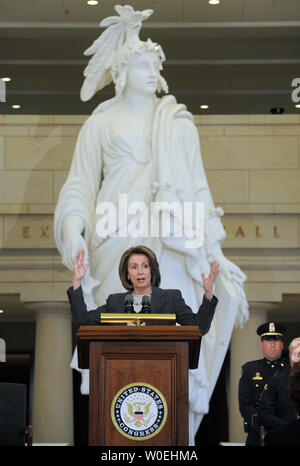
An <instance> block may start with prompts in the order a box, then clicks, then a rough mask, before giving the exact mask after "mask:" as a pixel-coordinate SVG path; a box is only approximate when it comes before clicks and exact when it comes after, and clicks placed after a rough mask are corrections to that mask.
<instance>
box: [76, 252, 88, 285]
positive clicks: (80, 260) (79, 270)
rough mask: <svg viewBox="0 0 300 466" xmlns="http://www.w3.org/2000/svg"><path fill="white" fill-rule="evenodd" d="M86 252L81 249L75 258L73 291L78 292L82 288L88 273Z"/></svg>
mask: <svg viewBox="0 0 300 466" xmlns="http://www.w3.org/2000/svg"><path fill="white" fill-rule="evenodd" d="M84 259H85V252H84V249H79V250H78V251H77V252H76V254H75V257H74V276H73V289H74V290H76V289H77V288H79V287H80V282H81V280H82V279H83V277H84V275H85V272H86V271H87V268H88V266H89V265H88V264H85V263H84Z"/></svg>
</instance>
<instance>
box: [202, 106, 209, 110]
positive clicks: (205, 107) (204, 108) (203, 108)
mask: <svg viewBox="0 0 300 466" xmlns="http://www.w3.org/2000/svg"><path fill="white" fill-rule="evenodd" d="M200 108H202V110H206V109H207V108H209V105H200Z"/></svg>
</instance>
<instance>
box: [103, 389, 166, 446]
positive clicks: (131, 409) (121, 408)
mask: <svg viewBox="0 0 300 466" xmlns="http://www.w3.org/2000/svg"><path fill="white" fill-rule="evenodd" d="M167 416H168V408H167V403H166V400H165V398H164V396H163V394H162V393H161V392H160V391H159V390H158V389H157V388H155V387H153V386H152V385H149V384H147V383H142V382H136V383H132V384H129V385H126V386H125V387H123V388H121V390H119V391H118V393H117V394H116V395H115V397H114V399H113V401H112V404H111V419H112V422H113V424H114V426H115V428H116V429H117V431H118V432H119V433H120V434H121V435H123V436H124V437H127V438H129V439H132V440H147V439H149V438H151V437H154V436H155V435H157V434H158V433H159V432H160V431H161V429H162V428H163V427H164V425H165V423H166V420H167Z"/></svg>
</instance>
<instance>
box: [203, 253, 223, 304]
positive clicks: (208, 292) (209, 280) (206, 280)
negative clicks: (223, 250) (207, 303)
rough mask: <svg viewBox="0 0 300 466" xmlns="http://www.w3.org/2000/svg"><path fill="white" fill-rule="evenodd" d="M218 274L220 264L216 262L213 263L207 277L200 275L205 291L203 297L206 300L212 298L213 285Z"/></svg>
mask: <svg viewBox="0 0 300 466" xmlns="http://www.w3.org/2000/svg"><path fill="white" fill-rule="evenodd" d="M219 272H220V264H219V263H218V262H217V261H215V262H214V263H213V264H212V266H211V269H210V272H209V275H208V277H206V276H205V274H204V273H202V274H201V277H202V281H203V287H204V291H205V297H206V298H207V299H211V298H212V294H213V293H212V290H213V284H214V282H215V279H216V276H217V275H218V273H219Z"/></svg>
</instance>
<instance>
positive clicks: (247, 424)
mask: <svg viewBox="0 0 300 466" xmlns="http://www.w3.org/2000/svg"><path fill="white" fill-rule="evenodd" d="M285 331H286V329H285V327H284V326H283V325H281V324H280V323H276V322H267V323H265V324H262V325H260V326H259V327H258V328H257V334H258V335H259V336H260V337H261V340H282V339H283V335H284V333H285ZM287 368H289V360H288V359H286V358H285V357H283V356H282V355H281V357H280V358H279V359H276V360H274V361H270V360H268V359H267V358H262V359H258V360H256V361H250V362H247V363H246V364H244V365H243V366H242V374H241V378H240V381H239V389H238V396H239V409H240V413H241V415H242V417H243V418H244V430H245V432H247V433H248V436H247V441H246V445H247V446H251V445H253V446H254V445H259V444H260V427H259V425H258V406H259V404H260V402H261V399H262V397H263V395H264V388H265V387H266V386H267V384H268V383H269V381H270V379H271V377H273V376H275V375H278V374H280V373H282V372H283V371H286V370H287Z"/></svg>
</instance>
